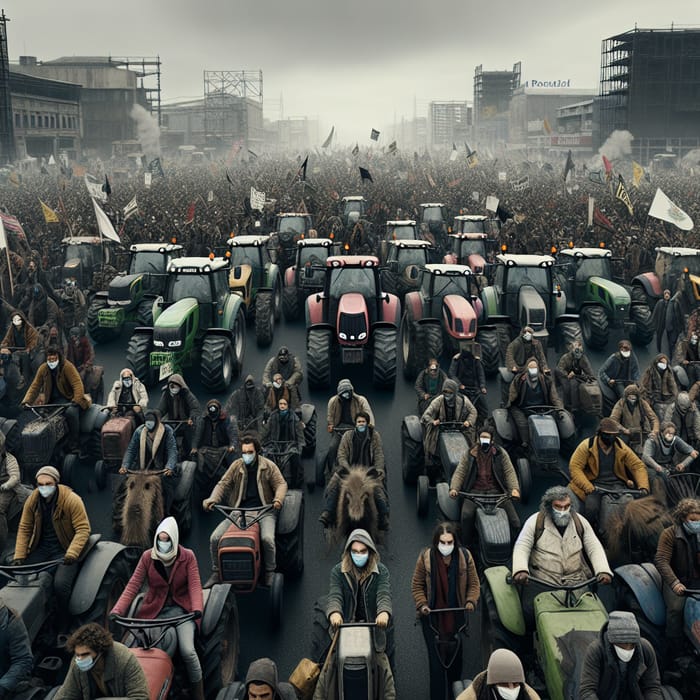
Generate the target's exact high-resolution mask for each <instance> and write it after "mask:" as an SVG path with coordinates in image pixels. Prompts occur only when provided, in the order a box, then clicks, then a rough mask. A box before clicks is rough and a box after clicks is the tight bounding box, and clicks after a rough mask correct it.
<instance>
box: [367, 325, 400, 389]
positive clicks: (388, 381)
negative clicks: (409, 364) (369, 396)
mask: <svg viewBox="0 0 700 700" xmlns="http://www.w3.org/2000/svg"><path fill="white" fill-rule="evenodd" d="M396 341H397V338H396V329H395V328H377V330H376V331H374V364H373V366H372V381H373V382H374V386H375V387H377V388H378V389H392V388H393V387H394V384H395V383H396Z"/></svg>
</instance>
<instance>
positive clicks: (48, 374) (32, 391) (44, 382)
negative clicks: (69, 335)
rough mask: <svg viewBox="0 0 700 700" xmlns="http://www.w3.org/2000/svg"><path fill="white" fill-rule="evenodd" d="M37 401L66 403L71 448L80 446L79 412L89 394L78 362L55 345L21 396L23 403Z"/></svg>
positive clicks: (86, 405)
mask: <svg viewBox="0 0 700 700" xmlns="http://www.w3.org/2000/svg"><path fill="white" fill-rule="evenodd" d="M34 403H37V404H40V405H41V404H65V405H66V410H65V414H64V415H65V417H66V422H67V424H68V450H69V451H72V452H77V451H78V450H79V449H80V411H81V410H83V411H84V410H86V409H87V408H89V407H90V404H91V400H90V397H89V396H87V395H86V394H85V388H84V386H83V381H82V379H81V378H80V374H78V370H77V369H76V368H75V365H74V364H73V363H72V362H71V361H70V360H66V359H65V358H64V357H63V353H62V352H61V350H60V349H59V348H58V346H56V345H49V347H48V348H47V349H46V362H42V364H41V365H40V366H39V369H38V370H37V371H36V374H35V375H34V380H33V381H32V383H31V384H30V385H29V388H28V389H27V393H26V394H25V395H24V398H23V399H22V406H29V405H32V404H34Z"/></svg>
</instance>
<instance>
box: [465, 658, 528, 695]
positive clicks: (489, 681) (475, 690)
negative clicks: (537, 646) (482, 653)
mask: <svg viewBox="0 0 700 700" xmlns="http://www.w3.org/2000/svg"><path fill="white" fill-rule="evenodd" d="M457 700H540V696H539V695H538V694H537V691H535V689H534V688H531V687H530V686H529V685H528V684H527V683H526V682H525V672H524V671H523V664H522V662H521V661H520V659H519V658H518V656H517V654H515V653H514V652H512V651H511V650H510V649H495V650H494V651H493V653H492V654H491V656H490V657H489V662H488V664H487V666H486V670H485V671H482V672H481V673H478V674H477V675H476V676H474V680H473V681H472V682H471V685H470V686H469V687H468V688H466V689H465V690H463V691H462V692H461V693H460V694H459V695H458V696H457Z"/></svg>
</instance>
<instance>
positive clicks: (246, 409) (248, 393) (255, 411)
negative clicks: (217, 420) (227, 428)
mask: <svg viewBox="0 0 700 700" xmlns="http://www.w3.org/2000/svg"><path fill="white" fill-rule="evenodd" d="M252 379H253V375H252V374H249V375H248V376H247V377H246V378H245V381H244V383H243V386H241V387H239V388H238V389H236V391H234V392H233V394H231V398H230V399H229V400H228V401H227V402H226V411H227V412H228V413H229V414H230V415H231V416H232V417H233V418H235V419H236V421H237V423H238V430H239V431H240V432H241V433H246V432H249V431H259V430H260V426H261V424H262V418H263V411H264V408H265V396H264V394H263V393H262V391H261V390H260V389H259V387H257V386H255V387H253V388H252V389H250V390H248V389H246V388H245V382H247V381H248V380H252Z"/></svg>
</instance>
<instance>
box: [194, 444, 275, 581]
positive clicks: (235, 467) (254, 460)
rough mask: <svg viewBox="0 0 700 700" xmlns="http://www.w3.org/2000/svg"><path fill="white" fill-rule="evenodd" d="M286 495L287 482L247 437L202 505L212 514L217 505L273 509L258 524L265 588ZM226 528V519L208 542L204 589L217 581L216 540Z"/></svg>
mask: <svg viewBox="0 0 700 700" xmlns="http://www.w3.org/2000/svg"><path fill="white" fill-rule="evenodd" d="M286 495H287V482H286V481H285V480H284V477H283V476H282V472H281V471H280V470H279V468H278V467H277V465H276V464H275V463H274V462H273V461H272V460H271V459H267V457H263V455H262V448H261V446H260V441H259V440H258V438H257V437H255V436H253V435H250V434H248V435H244V436H243V437H242V438H241V458H240V459H237V460H235V461H234V462H233V464H232V465H231V466H230V467H229V468H228V469H227V470H226V472H225V473H224V475H223V476H222V477H221V479H220V480H219V482H218V483H217V484H216V486H215V487H214V489H213V490H212V492H211V494H210V496H209V497H208V498H205V499H204V501H203V502H202V507H203V508H204V510H213V508H214V506H215V505H216V504H219V503H221V504H222V505H225V506H229V507H231V508H262V506H267V505H272V506H273V509H272V510H268V511H267V512H265V513H264V514H263V515H262V517H261V518H260V520H259V521H258V524H259V525H260V540H261V543H262V549H263V561H264V564H265V585H266V586H270V585H272V579H273V576H274V573H275V569H276V568H277V558H276V556H277V549H276V546H275V528H276V526H277V513H278V511H279V510H280V509H281V508H282V503H283V502H284V497H285V496H286ZM230 525H231V522H230V521H229V520H228V519H227V518H223V519H222V521H221V522H220V523H219V525H218V526H217V527H216V529H215V530H214V532H212V533H211V537H210V538H209V548H210V552H211V568H212V576H211V577H210V578H209V581H207V584H206V585H207V586H211V585H213V584H214V583H217V582H218V580H219V564H218V562H219V558H218V547H219V540H220V539H221V537H222V536H223V534H224V533H225V532H226V530H227V529H228V528H229V526H230Z"/></svg>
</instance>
